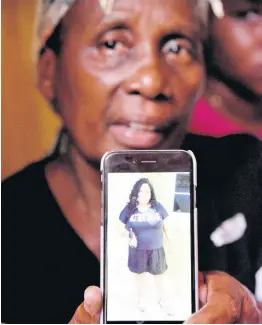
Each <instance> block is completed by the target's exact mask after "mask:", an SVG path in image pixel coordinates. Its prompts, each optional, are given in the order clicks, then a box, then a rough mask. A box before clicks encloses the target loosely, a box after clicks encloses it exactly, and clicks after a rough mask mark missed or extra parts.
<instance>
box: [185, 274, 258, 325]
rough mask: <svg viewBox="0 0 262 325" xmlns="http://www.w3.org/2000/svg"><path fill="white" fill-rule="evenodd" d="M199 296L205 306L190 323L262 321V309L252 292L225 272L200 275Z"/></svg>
mask: <svg viewBox="0 0 262 325" xmlns="http://www.w3.org/2000/svg"><path fill="white" fill-rule="evenodd" d="M199 280H200V281H199V298H200V302H201V305H202V306H203V307H202V308H201V309H200V311H198V312H197V313H196V314H194V315H192V316H191V317H190V318H189V320H188V321H187V322H186V323H187V324H233V323H238V324H239V323H243V324H247V323H252V324H259V323H260V322H261V321H262V315H261V314H262V313H261V310H259V308H258V304H257V302H256V300H255V298H254V296H253V295H252V293H251V292H250V291H249V290H248V289H247V288H246V287H244V286H243V285H242V284H241V283H240V282H238V281H237V280H236V279H234V278H233V277H231V276H230V275H228V274H226V273H224V272H208V273H206V274H205V276H203V275H201V274H200V276H199Z"/></svg>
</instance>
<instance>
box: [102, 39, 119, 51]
mask: <svg viewBox="0 0 262 325" xmlns="http://www.w3.org/2000/svg"><path fill="white" fill-rule="evenodd" d="M118 45H119V43H118V41H115V40H111V41H105V42H102V43H100V46H101V47H104V48H105V49H108V50H114V49H115V48H116V47H117V46H118Z"/></svg>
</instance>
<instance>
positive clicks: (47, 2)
mask: <svg viewBox="0 0 262 325" xmlns="http://www.w3.org/2000/svg"><path fill="white" fill-rule="evenodd" d="M147 1H149V3H150V4H151V6H152V7H153V6H154V5H155V2H157V3H158V5H159V2H160V3H161V5H163V7H169V6H170V5H172V3H173V4H178V5H177V6H176V7H174V8H177V9H179V8H181V12H182V7H185V5H187V11H190V6H188V4H190V5H191V6H192V9H193V7H195V6H196V4H197V3H198V2H199V1H202V2H203V1H204V2H205V1H207V0H165V1H164V0H161V1H160V0H159V1H155V0H147ZM80 2H81V3H83V4H85V6H86V7H87V8H88V7H89V6H91V7H93V6H94V5H95V6H99V7H100V9H102V12H103V13H104V16H110V15H111V14H112V13H113V11H114V9H117V8H119V6H122V7H123V6H124V5H125V4H126V5H128V4H129V5H130V4H132V3H133V0H39V1H38V7H37V19H36V33H35V34H36V39H35V44H34V47H37V49H36V50H37V52H38V51H39V49H41V48H42V47H43V46H44V44H45V42H46V41H47V39H48V38H49V37H50V36H51V34H52V33H53V31H54V29H55V27H56V26H57V24H58V23H59V22H60V20H61V19H62V18H63V17H64V16H65V15H66V14H67V12H68V11H69V9H71V7H72V6H73V5H74V4H76V3H77V4H80ZM141 2H143V1H141ZM141 5H142V4H141ZM129 7H130V6H129ZM126 8H128V6H126ZM183 16H187V12H184V13H183Z"/></svg>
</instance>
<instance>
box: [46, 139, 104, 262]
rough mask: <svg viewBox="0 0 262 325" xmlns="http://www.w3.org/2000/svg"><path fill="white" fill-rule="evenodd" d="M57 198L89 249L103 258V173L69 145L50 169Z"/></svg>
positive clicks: (53, 190)
mask: <svg viewBox="0 0 262 325" xmlns="http://www.w3.org/2000/svg"><path fill="white" fill-rule="evenodd" d="M46 176H47V180H48V183H49V186H50V189H51V191H52V192H53V195H54V196H55V198H56V201H57V203H58V204H59V206H60V208H61V210H62V212H63V214H64V216H65V218H66V219H67V220H68V222H69V223H70V225H71V226H72V228H73V229H74V230H75V232H76V233H77V234H78V236H79V237H80V238H81V239H82V240H83V242H84V243H85V244H86V246H87V247H88V248H89V249H90V250H91V251H92V252H93V253H94V254H95V255H96V256H97V258H99V251H100V247H99V244H100V224H101V196H100V195H101V194H100V193H101V183H100V172H99V169H98V168H96V166H95V165H94V164H93V163H90V162H88V161H87V160H86V159H85V158H84V157H83V156H82V155H81V153H80V152H79V151H78V150H77V149H76V148H75V146H74V145H73V144H70V143H68V145H67V150H65V151H64V152H63V153H62V154H61V155H60V156H59V157H58V159H57V160H56V161H54V162H52V163H50V164H49V165H48V166H47V168H46Z"/></svg>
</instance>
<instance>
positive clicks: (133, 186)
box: [104, 171, 195, 322]
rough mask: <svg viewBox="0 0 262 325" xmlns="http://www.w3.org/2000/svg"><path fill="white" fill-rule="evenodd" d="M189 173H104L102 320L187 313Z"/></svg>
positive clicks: (174, 317)
mask: <svg viewBox="0 0 262 325" xmlns="http://www.w3.org/2000/svg"><path fill="white" fill-rule="evenodd" d="M191 176H192V175H191V174H190V171H187V172H182V171H179V172H144V171H143V172H133V171H132V172H127V171H125V172H109V173H108V175H107V200H106V201H107V222H106V228H105V234H104V236H105V238H106V248H105V268H104V270H105V271H104V272H105V274H104V281H105V287H104V291H105V292H104V294H105V295H106V297H105V299H106V304H105V305H104V308H106V313H105V314H106V321H107V322H137V321H139V322H169V321H170V322H174V321H177V322H181V321H184V320H186V319H187V318H188V317H189V316H190V315H191V314H192V310H193V309H194V308H193V306H192V304H193V303H194V299H193V296H194V285H195V284H194V283H193V281H194V276H192V274H193V273H194V270H193V269H192V268H194V262H192V255H194V254H192V230H193V229H192V227H193V226H192V216H191V211H192V210H191V204H192V200H191Z"/></svg>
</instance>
